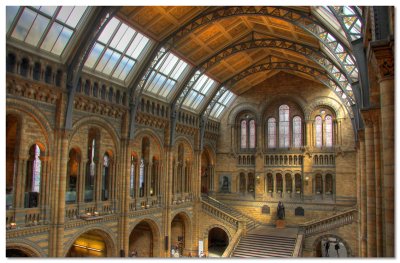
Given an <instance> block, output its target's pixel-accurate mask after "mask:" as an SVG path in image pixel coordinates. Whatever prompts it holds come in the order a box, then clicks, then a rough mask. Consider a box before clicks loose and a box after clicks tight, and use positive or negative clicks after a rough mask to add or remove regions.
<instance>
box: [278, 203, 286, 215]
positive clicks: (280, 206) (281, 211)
mask: <svg viewBox="0 0 400 263" xmlns="http://www.w3.org/2000/svg"><path fill="white" fill-rule="evenodd" d="M277 214H278V218H279V219H284V218H285V206H284V205H283V203H282V202H281V201H279V203H278V207H277Z"/></svg>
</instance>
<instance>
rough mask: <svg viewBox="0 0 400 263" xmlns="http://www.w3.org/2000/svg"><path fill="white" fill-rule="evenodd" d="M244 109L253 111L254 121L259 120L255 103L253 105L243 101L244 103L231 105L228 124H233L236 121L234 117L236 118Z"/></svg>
mask: <svg viewBox="0 0 400 263" xmlns="http://www.w3.org/2000/svg"><path fill="white" fill-rule="evenodd" d="M244 111H249V112H251V113H253V114H254V116H255V120H256V123H259V122H260V116H259V114H258V112H259V110H258V107H257V105H255V104H254V103H247V102H244V103H240V104H238V105H235V106H234V107H233V109H232V110H231V111H230V112H229V115H228V124H229V125H234V124H235V123H236V119H237V117H238V115H239V114H240V113H241V112H244Z"/></svg>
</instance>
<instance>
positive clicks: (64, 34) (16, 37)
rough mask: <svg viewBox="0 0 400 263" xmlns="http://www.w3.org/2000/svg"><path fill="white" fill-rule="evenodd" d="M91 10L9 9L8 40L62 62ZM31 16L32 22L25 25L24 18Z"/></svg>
mask: <svg viewBox="0 0 400 263" xmlns="http://www.w3.org/2000/svg"><path fill="white" fill-rule="evenodd" d="M15 8H18V9H17V10H15ZM12 10H14V12H11V11H12ZM49 10H52V11H51V12H50V11H49ZM91 10H92V8H91V7H89V6H37V7H35V6H7V11H6V35H7V41H8V40H10V43H15V44H22V45H24V46H26V47H28V48H32V49H34V50H36V51H38V52H40V53H42V54H46V55H50V56H51V57H55V58H59V59H63V58H64V57H66V55H67V54H68V50H69V49H70V47H71V46H72V43H73V42H75V41H76V39H77V37H76V36H77V35H79V33H80V31H81V30H82V25H83V24H84V23H85V22H86V20H87V18H88V16H89V14H90V13H91ZM29 14H30V16H31V17H30V18H31V19H30V23H24V21H23V19H24V17H27V16H28V17H29ZM63 15H64V16H63ZM75 16H76V17H75ZM40 20H41V21H42V23H41V22H40ZM26 22H28V21H26ZM21 30H22V31H21ZM27 40H31V42H29V41H27ZM49 41H51V42H49Z"/></svg>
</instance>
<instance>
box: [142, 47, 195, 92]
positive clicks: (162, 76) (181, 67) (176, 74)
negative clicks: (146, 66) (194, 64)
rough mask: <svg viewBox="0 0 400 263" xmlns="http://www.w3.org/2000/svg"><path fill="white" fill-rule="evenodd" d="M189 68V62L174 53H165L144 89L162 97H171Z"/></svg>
mask: <svg viewBox="0 0 400 263" xmlns="http://www.w3.org/2000/svg"><path fill="white" fill-rule="evenodd" d="M187 68H188V64H187V63H186V62H184V61H183V60H181V59H179V58H178V57H177V56H175V55H174V54H173V53H167V54H165V55H164V56H163V58H162V59H161V60H160V61H159V62H158V63H157V64H156V66H155V67H154V69H153V71H152V72H151V74H150V76H149V78H148V80H147V84H146V86H145V89H144V90H145V91H146V92H149V93H152V94H154V95H157V96H159V97H162V98H168V97H170V96H171V94H172V93H173V90H174V88H175V87H176V84H177V83H178V81H179V80H180V79H181V78H182V75H183V73H184V72H186V69H187Z"/></svg>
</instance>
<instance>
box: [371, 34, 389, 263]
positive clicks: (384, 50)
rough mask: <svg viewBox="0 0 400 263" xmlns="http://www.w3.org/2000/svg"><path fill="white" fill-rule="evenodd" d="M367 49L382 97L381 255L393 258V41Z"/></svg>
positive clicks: (376, 44)
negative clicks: (382, 249)
mask: <svg viewBox="0 0 400 263" xmlns="http://www.w3.org/2000/svg"><path fill="white" fill-rule="evenodd" d="M369 48H370V49H369V51H370V52H369V54H370V59H371V60H372V63H373V65H374V66H375V69H376V70H375V71H376V73H377V75H378V83H379V89H380V98H381V101H380V104H381V105H380V106H381V124H382V126H381V127H382V129H381V138H382V165H381V167H382V179H383V180H382V181H383V186H382V211H383V225H382V227H383V230H382V231H383V235H382V236H383V244H382V245H383V248H384V251H383V256H385V257H394V233H395V228H394V202H395V199H394V185H395V184H394V145H395V143H394V97H395V96H394V94H395V93H394V56H393V49H394V41H393V40H390V41H389V40H381V41H374V42H371V43H370V47H369Z"/></svg>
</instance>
